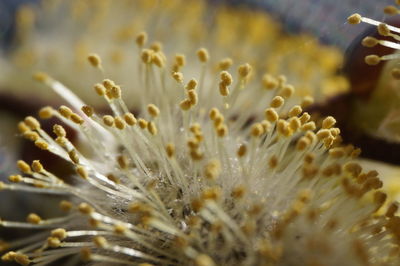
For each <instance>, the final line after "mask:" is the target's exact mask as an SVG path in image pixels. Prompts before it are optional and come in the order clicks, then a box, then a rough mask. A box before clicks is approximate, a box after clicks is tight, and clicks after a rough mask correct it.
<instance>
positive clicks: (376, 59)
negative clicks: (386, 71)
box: [364, 54, 381, 66]
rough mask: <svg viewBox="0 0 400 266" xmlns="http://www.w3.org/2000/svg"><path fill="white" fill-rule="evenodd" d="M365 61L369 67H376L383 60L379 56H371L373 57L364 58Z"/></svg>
mask: <svg viewBox="0 0 400 266" xmlns="http://www.w3.org/2000/svg"><path fill="white" fill-rule="evenodd" d="M364 61H365V63H367V65H370V66H375V65H377V64H379V62H380V61H381V58H380V57H379V56H378V55H374V54H371V55H367V56H366V57H365V58H364Z"/></svg>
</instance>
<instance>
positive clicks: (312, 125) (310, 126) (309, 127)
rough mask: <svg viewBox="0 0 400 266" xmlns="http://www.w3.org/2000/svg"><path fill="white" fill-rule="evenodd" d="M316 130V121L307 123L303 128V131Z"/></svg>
mask: <svg viewBox="0 0 400 266" xmlns="http://www.w3.org/2000/svg"><path fill="white" fill-rule="evenodd" d="M316 128H317V127H316V126H315V123H314V121H311V122H307V123H305V124H304V125H303V126H302V127H301V129H302V130H303V131H314V130H315V129H316Z"/></svg>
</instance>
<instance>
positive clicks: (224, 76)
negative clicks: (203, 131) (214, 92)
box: [220, 71, 233, 86]
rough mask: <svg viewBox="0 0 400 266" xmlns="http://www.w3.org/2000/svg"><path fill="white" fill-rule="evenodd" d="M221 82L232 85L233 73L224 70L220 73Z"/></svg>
mask: <svg viewBox="0 0 400 266" xmlns="http://www.w3.org/2000/svg"><path fill="white" fill-rule="evenodd" d="M220 78H221V83H222V84H224V85H225V86H230V85H231V84H232V82H233V78H232V75H231V74H230V73H229V72H228V71H222V72H221V73H220Z"/></svg>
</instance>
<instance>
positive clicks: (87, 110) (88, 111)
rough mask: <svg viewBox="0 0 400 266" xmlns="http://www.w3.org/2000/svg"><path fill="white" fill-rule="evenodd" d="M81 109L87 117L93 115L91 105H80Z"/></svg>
mask: <svg viewBox="0 0 400 266" xmlns="http://www.w3.org/2000/svg"><path fill="white" fill-rule="evenodd" d="M81 110H82V112H84V113H85V115H87V116H88V117H91V116H93V114H94V109H93V107H91V106H89V105H84V106H82V108H81Z"/></svg>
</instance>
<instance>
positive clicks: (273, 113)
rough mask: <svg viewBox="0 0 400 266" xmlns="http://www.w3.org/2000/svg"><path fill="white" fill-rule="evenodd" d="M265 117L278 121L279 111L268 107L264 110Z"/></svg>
mask: <svg viewBox="0 0 400 266" xmlns="http://www.w3.org/2000/svg"><path fill="white" fill-rule="evenodd" d="M264 114H265V119H266V120H267V121H269V122H271V123H274V122H276V121H277V120H278V119H279V115H278V113H277V112H276V111H275V109H273V108H267V109H266V110H265V111H264Z"/></svg>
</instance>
